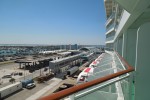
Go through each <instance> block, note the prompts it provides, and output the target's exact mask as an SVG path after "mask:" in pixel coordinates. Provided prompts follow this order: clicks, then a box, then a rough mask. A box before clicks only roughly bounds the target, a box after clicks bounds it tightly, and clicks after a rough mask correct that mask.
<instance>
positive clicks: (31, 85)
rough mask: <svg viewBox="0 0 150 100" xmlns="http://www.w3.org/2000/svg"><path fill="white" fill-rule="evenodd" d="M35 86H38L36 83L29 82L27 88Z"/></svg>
mask: <svg viewBox="0 0 150 100" xmlns="http://www.w3.org/2000/svg"><path fill="white" fill-rule="evenodd" d="M35 86H36V84H35V83H29V84H27V86H26V88H27V89H31V88H33V87H35Z"/></svg>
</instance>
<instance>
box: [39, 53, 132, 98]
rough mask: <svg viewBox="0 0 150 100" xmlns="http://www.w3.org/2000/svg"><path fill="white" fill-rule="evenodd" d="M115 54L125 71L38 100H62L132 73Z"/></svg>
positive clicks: (126, 64)
mask: <svg viewBox="0 0 150 100" xmlns="http://www.w3.org/2000/svg"><path fill="white" fill-rule="evenodd" d="M116 54H117V55H118V56H119V58H120V59H121V61H122V62H123V63H124V64H125V66H126V67H127V69H126V70H123V71H119V72H117V73H114V74H110V75H107V76H105V77H102V78H98V79H95V80H92V81H89V82H86V83H83V84H79V85H76V86H73V87H71V88H68V89H65V90H62V91H59V92H57V93H54V94H51V95H48V96H45V97H42V98H40V99H39V100H59V99H62V98H64V97H66V96H69V95H71V94H73V93H76V92H78V91H81V90H83V89H86V88H89V87H91V86H94V85H97V84H100V83H102V82H105V81H108V80H110V79H113V78H116V77H118V76H120V75H123V74H126V73H129V72H132V71H134V68H133V67H132V66H130V65H129V64H128V63H127V61H126V60H125V59H124V58H122V57H121V56H120V55H119V54H118V53H117V52H116Z"/></svg>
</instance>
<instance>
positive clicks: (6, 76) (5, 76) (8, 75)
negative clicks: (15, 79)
mask: <svg viewBox="0 0 150 100" xmlns="http://www.w3.org/2000/svg"><path fill="white" fill-rule="evenodd" d="M2 78H12V75H11V74H7V75H4V76H3V77H2Z"/></svg>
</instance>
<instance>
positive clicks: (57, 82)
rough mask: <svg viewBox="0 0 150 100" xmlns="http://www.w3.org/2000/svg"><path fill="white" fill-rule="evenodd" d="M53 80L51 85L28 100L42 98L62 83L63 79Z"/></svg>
mask: <svg viewBox="0 0 150 100" xmlns="http://www.w3.org/2000/svg"><path fill="white" fill-rule="evenodd" d="M51 80H53V81H54V82H52V83H51V84H50V85H48V86H46V87H45V88H43V89H41V90H40V91H38V92H36V93H35V94H33V95H32V96H30V97H29V98H27V99H26V100H36V99H38V98H40V97H41V96H42V95H44V94H45V93H46V92H47V91H49V90H50V89H51V88H53V87H54V86H56V85H57V84H59V83H60V82H61V81H62V80H61V79H58V78H53V79H51Z"/></svg>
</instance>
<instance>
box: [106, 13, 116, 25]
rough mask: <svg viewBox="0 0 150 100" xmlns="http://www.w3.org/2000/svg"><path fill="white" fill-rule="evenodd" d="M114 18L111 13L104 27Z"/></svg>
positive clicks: (113, 14)
mask: <svg viewBox="0 0 150 100" xmlns="http://www.w3.org/2000/svg"><path fill="white" fill-rule="evenodd" d="M114 18H115V13H112V14H111V15H110V17H109V18H108V19H107V21H106V24H105V25H106V26H107V25H108V24H110V23H111V22H112V21H113V19H114Z"/></svg>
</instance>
